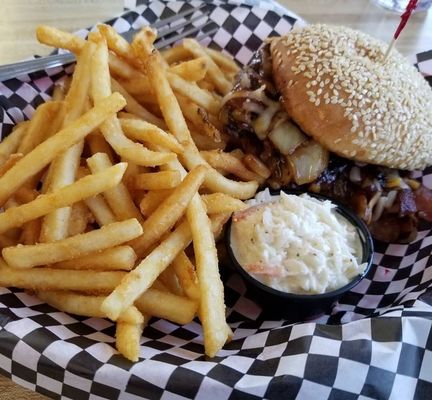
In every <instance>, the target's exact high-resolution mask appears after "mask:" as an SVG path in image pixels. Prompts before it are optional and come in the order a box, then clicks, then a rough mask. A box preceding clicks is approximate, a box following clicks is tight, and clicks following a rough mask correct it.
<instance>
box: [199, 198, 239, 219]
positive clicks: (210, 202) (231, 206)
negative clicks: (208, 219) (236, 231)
mask: <svg viewBox="0 0 432 400" xmlns="http://www.w3.org/2000/svg"><path fill="white" fill-rule="evenodd" d="M201 199H202V201H203V202H204V205H205V208H206V212H207V214H219V213H233V212H235V211H240V210H244V209H245V208H247V205H246V204H245V203H243V202H242V201H241V200H239V199H235V198H234V197H231V196H228V195H227V194H224V193H212V194H204V195H202V196H201Z"/></svg>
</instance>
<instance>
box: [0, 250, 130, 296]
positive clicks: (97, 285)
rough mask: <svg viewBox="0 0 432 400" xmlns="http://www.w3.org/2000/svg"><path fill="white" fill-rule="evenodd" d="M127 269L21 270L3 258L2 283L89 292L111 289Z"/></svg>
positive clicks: (1, 267)
mask: <svg viewBox="0 0 432 400" xmlns="http://www.w3.org/2000/svg"><path fill="white" fill-rule="evenodd" d="M125 274H126V272H124V271H86V270H82V271H72V270H68V269H54V268H48V267H42V268H31V269H26V270H19V269H15V268H10V267H8V266H7V264H6V263H5V262H4V261H3V259H1V258H0V285H1V286H2V287H16V288H20V289H29V290H34V291H39V290H41V291H45V290H74V291H77V292H85V293H91V294H95V293H110V292H111V291H112V290H113V289H114V288H115V287H116V286H117V285H118V284H119V283H120V281H121V279H122V278H123V277H124V276H125Z"/></svg>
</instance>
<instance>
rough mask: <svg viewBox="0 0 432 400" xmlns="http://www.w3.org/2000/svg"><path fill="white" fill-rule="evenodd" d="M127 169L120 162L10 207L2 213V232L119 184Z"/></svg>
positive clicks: (0, 214)
mask: <svg viewBox="0 0 432 400" xmlns="http://www.w3.org/2000/svg"><path fill="white" fill-rule="evenodd" d="M125 170H126V164H125V163H119V164H116V165H114V166H112V167H110V168H107V169H105V170H103V171H101V172H99V173H96V174H94V175H89V176H86V177H84V178H82V179H80V180H78V181H76V182H75V183H72V184H71V185H68V186H65V187H64V188H61V189H59V190H57V191H56V192H52V193H48V194H45V195H41V196H39V197H37V198H36V199H35V200H33V201H31V202H29V203H26V204H23V205H20V206H18V207H13V208H9V209H8V210H6V211H5V212H3V213H0V233H3V232H6V231H8V230H9V229H11V228H14V227H18V226H21V225H23V224H24V223H26V222H27V221H31V220H32V219H36V218H39V217H42V216H43V215H46V214H48V213H49V212H51V211H53V210H55V209H56V208H58V207H65V206H69V205H71V204H73V203H76V202H78V201H80V200H83V199H85V198H86V197H90V196H94V195H96V194H98V193H101V192H104V191H106V190H107V189H109V188H112V187H113V186H116V185H118V183H119V182H120V180H121V178H122V176H123V174H124V172H125ZM0 180H1V179H0Z"/></svg>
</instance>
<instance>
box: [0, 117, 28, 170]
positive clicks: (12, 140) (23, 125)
mask: <svg viewBox="0 0 432 400" xmlns="http://www.w3.org/2000/svg"><path fill="white" fill-rule="evenodd" d="M29 124H30V121H23V122H20V123H19V124H17V125H16V126H15V128H14V129H13V131H12V132H11V133H10V134H9V135H8V136H6V137H5V138H2V140H1V141H0V165H3V164H4V163H5V162H6V160H7V159H8V158H9V157H10V156H11V155H12V154H13V153H16V152H17V150H18V146H19V145H20V143H21V142H22V140H23V139H24V137H25V135H26V133H27V128H28V126H29Z"/></svg>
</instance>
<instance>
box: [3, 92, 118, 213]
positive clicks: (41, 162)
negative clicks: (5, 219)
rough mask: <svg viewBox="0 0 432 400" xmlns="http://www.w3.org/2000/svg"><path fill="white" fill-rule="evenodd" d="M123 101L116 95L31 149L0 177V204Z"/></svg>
mask: <svg viewBox="0 0 432 400" xmlns="http://www.w3.org/2000/svg"><path fill="white" fill-rule="evenodd" d="M124 105H125V100H124V99H123V97H122V96H121V95H119V94H118V93H114V94H112V95H111V96H110V97H108V98H106V99H104V100H102V101H101V103H100V104H99V105H97V106H95V107H94V108H93V109H91V110H90V111H88V112H87V113H85V114H84V115H83V116H82V117H80V118H78V119H77V120H76V121H75V122H73V123H71V124H70V125H69V126H68V127H66V128H64V129H62V130H61V131H59V132H58V133H56V134H55V135H54V136H51V137H50V138H48V139H47V140H45V141H44V142H42V143H41V144H40V145H38V146H37V147H35V148H34V149H33V150H32V151H31V152H30V153H28V154H26V155H25V157H23V158H22V159H21V160H20V161H18V162H17V163H16V164H15V165H14V166H13V168H11V169H10V170H9V171H7V172H6V174H4V175H3V176H2V177H1V178H0V205H2V204H4V203H5V201H6V200H7V199H8V198H9V197H10V196H11V195H12V194H13V193H14V192H15V191H16V190H17V189H18V188H19V187H20V186H21V185H22V184H23V183H24V182H25V181H26V180H27V179H29V178H31V177H32V176H33V175H35V174H37V173H38V172H39V171H41V170H42V169H43V168H44V167H46V166H47V165H48V164H49V163H50V162H51V161H52V160H53V159H54V158H55V157H56V156H57V155H59V154H60V153H61V152H63V151H65V150H67V149H68V148H69V147H70V146H72V145H74V144H75V143H78V142H79V141H80V140H81V139H83V138H84V137H85V136H86V135H88V134H89V133H90V132H91V131H92V130H93V129H95V128H96V127H97V126H98V125H99V124H100V123H101V122H102V121H104V120H105V119H106V118H107V117H108V116H109V115H111V114H113V113H115V112H117V111H119V110H120V109H121V108H122V107H124Z"/></svg>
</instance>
